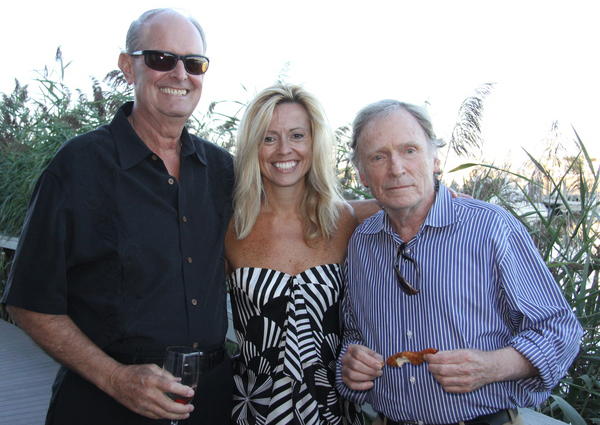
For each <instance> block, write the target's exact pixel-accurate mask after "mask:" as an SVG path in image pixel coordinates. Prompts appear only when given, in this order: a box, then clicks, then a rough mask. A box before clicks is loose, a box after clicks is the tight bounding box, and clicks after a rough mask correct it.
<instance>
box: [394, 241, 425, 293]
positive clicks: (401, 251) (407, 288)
mask: <svg viewBox="0 0 600 425" xmlns="http://www.w3.org/2000/svg"><path fill="white" fill-rule="evenodd" d="M405 249H406V243H402V244H400V246H399V247H398V251H397V252H396V261H394V271H395V272H396V277H397V278H398V283H399V284H400V288H401V289H402V290H403V291H404V292H405V293H406V295H416V294H418V293H419V291H420V288H421V275H420V274H419V265H418V264H417V261H416V260H415V259H414V258H411V257H409V256H408V254H406V252H405ZM400 257H402V258H403V259H405V260H407V261H410V262H411V263H412V264H413V266H414V267H415V271H416V274H417V285H416V288H415V287H414V286H413V285H411V284H410V283H408V281H407V280H406V278H405V277H404V275H403V274H402V272H401V271H400Z"/></svg>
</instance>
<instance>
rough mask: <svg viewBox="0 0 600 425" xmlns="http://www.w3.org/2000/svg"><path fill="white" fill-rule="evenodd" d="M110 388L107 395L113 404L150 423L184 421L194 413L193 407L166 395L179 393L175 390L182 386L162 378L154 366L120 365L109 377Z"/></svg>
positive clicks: (187, 388) (159, 370)
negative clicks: (112, 400)
mask: <svg viewBox="0 0 600 425" xmlns="http://www.w3.org/2000/svg"><path fill="white" fill-rule="evenodd" d="M111 384H112V386H111V394H110V395H111V396H112V397H113V398H115V400H117V401H118V402H120V403H121V404H123V405H124V406H125V407H127V408H128V409H130V410H132V411H134V412H136V413H138V414H140V415H142V416H146V417H148V418H151V419H160V418H166V419H185V418H187V417H188V416H189V413H190V412H191V411H192V410H193V406H191V405H183V404H180V403H176V402H174V401H172V400H171V399H169V398H168V397H167V396H166V395H165V392H166V391H168V390H170V389H174V388H175V389H176V390H179V391H180V392H181V388H178V387H184V386H182V385H181V384H178V383H176V382H174V381H172V380H169V379H167V378H165V377H163V373H162V369H160V368H159V367H158V366H156V365H132V366H124V365H122V366H120V367H119V368H117V370H115V372H114V373H113V375H112V376H111ZM177 386H178V387H177ZM185 388H186V391H187V390H190V391H191V389H189V387H185Z"/></svg>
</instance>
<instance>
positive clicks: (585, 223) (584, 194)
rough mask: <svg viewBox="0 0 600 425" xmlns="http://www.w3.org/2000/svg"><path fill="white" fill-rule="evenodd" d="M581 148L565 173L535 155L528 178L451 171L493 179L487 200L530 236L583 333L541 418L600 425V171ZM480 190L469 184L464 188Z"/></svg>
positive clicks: (564, 166) (483, 168) (489, 171)
mask: <svg viewBox="0 0 600 425" xmlns="http://www.w3.org/2000/svg"><path fill="white" fill-rule="evenodd" d="M576 142H577V145H578V146H579V154H578V155H576V156H575V157H566V158H565V161H564V163H563V164H562V166H561V167H559V166H558V165H559V164H558V163H557V162H556V158H555V157H552V156H551V157H549V159H552V162H551V161H544V163H542V161H540V160H537V159H536V158H534V157H533V156H532V155H529V160H530V162H531V164H533V166H534V170H533V171H532V175H531V176H530V177H527V176H524V175H520V174H516V173H513V172H511V171H509V170H502V169H500V168H497V167H494V166H491V165H485V164H464V165H462V166H460V167H457V168H456V169H455V170H452V171H456V170H459V169H465V168H469V167H473V166H479V167H478V169H477V172H475V173H473V174H472V176H481V175H488V176H489V175H493V176H494V178H492V179H491V180H492V182H491V183H489V186H490V187H492V189H491V191H490V193H488V194H486V196H487V197H488V199H491V198H492V197H495V199H496V201H497V202H498V203H499V204H501V205H503V206H504V207H505V208H507V209H508V210H509V211H511V212H512V213H513V214H514V215H515V216H516V217H517V218H519V220H520V221H521V222H522V223H523V225H525V227H526V228H527V229H528V231H529V233H530V234H531V236H532V238H533V240H534V242H535V243H536V246H537V247H538V249H539V251H540V253H541V255H542V257H543V258H544V260H545V261H546V264H547V265H548V268H549V269H550V271H551V272H552V275H553V276H554V278H555V280H556V282H557V283H558V285H559V286H560V287H561V289H562V291H563V294H564V295H565V298H566V299H567V301H568V302H569V304H570V305H571V307H572V309H573V311H574V312H575V314H576V316H577V318H578V319H579V322H580V323H581V325H582V326H583V328H584V330H585V333H584V336H583V339H582V343H581V350H580V353H579V355H578V356H577V358H576V359H575V362H574V363H573V365H572V366H571V368H570V369H569V372H568V374H567V376H566V377H565V378H564V379H562V380H561V382H560V384H559V385H558V386H557V387H556V388H555V389H554V391H553V395H552V397H551V398H550V399H549V400H548V401H547V402H546V403H544V404H543V405H542V406H541V408H540V411H541V412H542V413H544V414H546V415H548V416H551V417H554V418H556V419H560V420H562V421H565V422H570V423H573V424H576V423H578V424H585V423H586V422H585V421H586V420H587V423H590V424H591V423H596V424H600V413H599V412H600V351H599V349H600V282H599V278H600V237H599V233H600V220H599V218H600V217H599V215H600V193H599V190H598V189H599V188H598V185H599V183H600V168H596V169H595V168H594V163H593V162H594V160H592V159H591V158H590V156H589V154H588V152H587V150H586V148H585V145H584V144H583V142H582V141H581V140H580V139H579V137H578V136H577V135H576ZM486 170H487V171H486ZM452 171H451V172H452ZM494 181H495V182H498V181H502V182H503V184H498V185H496V186H494ZM474 185H475V183H474V182H473V181H468V182H467V183H466V184H465V187H467V188H469V187H472V186H474ZM509 187H512V189H513V191H512V192H511V191H510V190H508V189H507V188H509ZM465 192H468V191H467V190H465ZM515 192H516V193H515ZM471 193H473V194H474V195H479V194H480V193H479V192H477V191H473V192H471Z"/></svg>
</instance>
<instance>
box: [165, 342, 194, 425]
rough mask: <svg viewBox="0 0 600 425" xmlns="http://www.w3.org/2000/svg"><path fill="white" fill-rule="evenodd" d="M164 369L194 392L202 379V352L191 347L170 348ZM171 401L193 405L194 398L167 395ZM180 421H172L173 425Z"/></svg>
mask: <svg viewBox="0 0 600 425" xmlns="http://www.w3.org/2000/svg"><path fill="white" fill-rule="evenodd" d="M163 369H164V370H165V371H167V372H169V373H170V374H171V375H173V376H174V377H175V378H179V383H180V384H182V385H187V386H188V387H191V388H192V389H193V390H194V394H195V393H196V388H197V387H198V379H199V377H200V352H199V351H198V350H196V349H194V348H191V347H168V348H167V352H166V353H165V362H164V364H163ZM166 395H167V396H168V397H169V398H171V400H174V401H176V402H177V403H181V404H188V403H191V401H192V399H193V398H194V396H191V397H182V396H181V395H179V394H173V393H166ZM177 424H178V421H176V420H172V421H171V425H177Z"/></svg>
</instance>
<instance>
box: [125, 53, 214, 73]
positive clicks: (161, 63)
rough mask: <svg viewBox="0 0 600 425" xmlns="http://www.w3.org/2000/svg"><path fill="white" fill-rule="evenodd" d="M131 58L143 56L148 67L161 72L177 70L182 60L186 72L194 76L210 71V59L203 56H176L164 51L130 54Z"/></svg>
mask: <svg viewBox="0 0 600 425" xmlns="http://www.w3.org/2000/svg"><path fill="white" fill-rule="evenodd" d="M129 55H130V56H143V57H144V62H145V63H146V66H147V67H148V68H150V69H153V70H155V71H160V72H167V71H171V70H173V69H175V67H176V66H177V62H179V60H180V59H181V60H182V61H183V66H184V67H185V70H186V71H187V72H188V73H190V74H192V75H202V74H204V73H205V72H206V71H207V70H208V62H209V61H208V58H207V57H206V56H202V55H184V56H180V55H176V54H175V53H171V52H163V51H162V50H138V51H137V52H133V53H130V54H129Z"/></svg>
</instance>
